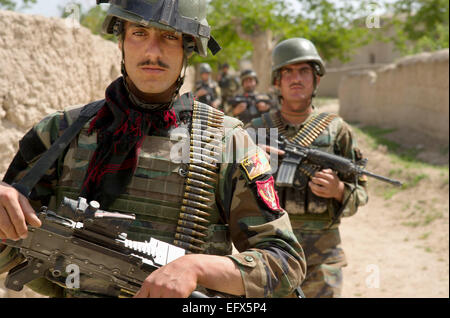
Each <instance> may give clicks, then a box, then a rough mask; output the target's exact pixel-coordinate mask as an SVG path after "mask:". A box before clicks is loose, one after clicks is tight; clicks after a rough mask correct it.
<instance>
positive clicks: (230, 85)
mask: <svg viewBox="0 0 450 318" xmlns="http://www.w3.org/2000/svg"><path fill="white" fill-rule="evenodd" d="M229 71H230V65H229V64H228V63H224V64H222V66H221V72H220V74H219V76H218V78H217V81H218V83H219V87H220V91H221V93H222V103H223V109H224V112H225V114H228V112H229V104H228V102H227V101H228V100H229V99H230V98H231V97H233V96H234V95H236V94H237V92H238V90H239V87H240V84H239V80H238V79H237V78H236V76H233V75H231V74H230V73H229Z"/></svg>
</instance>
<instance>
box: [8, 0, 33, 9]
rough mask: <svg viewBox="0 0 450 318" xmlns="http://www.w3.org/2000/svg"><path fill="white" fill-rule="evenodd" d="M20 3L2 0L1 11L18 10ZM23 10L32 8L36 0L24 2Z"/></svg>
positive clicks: (12, 0)
mask: <svg viewBox="0 0 450 318" xmlns="http://www.w3.org/2000/svg"><path fill="white" fill-rule="evenodd" d="M17 2H18V1H15V0H0V9H5V10H13V11H14V10H16V9H17V4H18V3H17ZM21 2H22V4H23V5H22V8H26V7H28V6H30V5H31V4H33V3H36V0H22V1H21Z"/></svg>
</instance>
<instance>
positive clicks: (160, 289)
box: [134, 255, 198, 298]
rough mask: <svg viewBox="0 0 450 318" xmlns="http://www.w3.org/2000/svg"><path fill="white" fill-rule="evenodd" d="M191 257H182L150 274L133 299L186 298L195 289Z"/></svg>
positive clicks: (195, 275) (194, 272) (195, 283)
mask: <svg viewBox="0 0 450 318" xmlns="http://www.w3.org/2000/svg"><path fill="white" fill-rule="evenodd" d="M191 262H192V255H185V256H182V257H180V258H178V259H176V260H174V261H172V262H170V263H169V264H167V265H165V266H163V267H161V268H158V269H157V270H155V271H154V272H152V273H151V274H150V275H149V276H148V277H147V278H146V279H145V281H144V283H143V284H142V286H141V289H140V290H139V291H138V292H137V294H136V295H135V296H134V297H135V298H187V297H188V296H189V295H190V294H191V293H192V292H193V291H194V290H195V288H196V287H197V280H198V277H197V276H198V274H197V272H196V271H195V266H193V265H192V264H191Z"/></svg>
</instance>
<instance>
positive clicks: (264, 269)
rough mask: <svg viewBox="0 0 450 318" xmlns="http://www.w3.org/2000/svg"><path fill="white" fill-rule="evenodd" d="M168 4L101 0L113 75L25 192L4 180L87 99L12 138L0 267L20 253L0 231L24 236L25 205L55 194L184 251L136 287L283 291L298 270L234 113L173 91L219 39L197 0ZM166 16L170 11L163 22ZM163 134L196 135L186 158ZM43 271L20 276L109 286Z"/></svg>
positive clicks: (33, 221) (38, 282)
mask: <svg viewBox="0 0 450 318" xmlns="http://www.w3.org/2000/svg"><path fill="white" fill-rule="evenodd" d="M106 2H108V1H106ZM174 3H175V5H173V4H174ZM174 3H172V5H169V4H168V2H166V1H163V0H139V1H137V0H128V1H111V6H110V7H109V9H108V12H107V15H106V18H105V21H104V24H103V31H104V32H105V33H108V34H115V35H116V36H117V37H118V39H119V41H118V42H119V48H120V49H121V50H122V75H123V76H121V77H119V78H118V79H116V80H115V81H114V82H112V83H111V84H110V86H108V88H106V92H105V95H106V98H105V99H104V100H101V101H97V102H94V103H92V104H89V105H87V106H86V107H87V108H88V109H92V108H90V107H91V106H95V107H94V108H93V109H94V110H96V113H95V114H93V116H92V117H91V118H89V121H88V122H86V123H84V126H83V127H82V128H83V129H81V130H79V132H78V134H77V136H76V137H75V138H74V139H73V140H72V141H71V143H70V144H69V145H68V146H67V147H66V148H67V149H65V151H64V152H63V154H62V155H61V156H60V158H58V160H56V161H55V162H54V163H53V165H52V167H51V168H50V169H49V170H48V171H43V172H42V173H43V176H42V177H40V180H39V181H38V182H37V184H35V185H33V186H31V189H29V190H30V194H29V197H26V196H25V195H26V193H25V195H23V194H22V193H20V192H18V191H17V189H16V188H15V187H12V186H11V184H13V183H17V182H19V180H21V179H22V178H23V176H24V175H26V174H27V172H28V171H29V170H30V169H31V167H33V166H34V165H35V164H36V161H38V160H39V158H41V157H42V155H43V154H44V153H46V151H47V150H48V149H49V148H50V147H51V145H52V144H54V143H55V140H57V139H58V137H59V136H61V135H62V134H63V133H64V132H65V131H67V129H68V127H75V126H72V123H73V122H74V121H77V120H78V118H79V117H80V112H81V111H82V109H83V110H85V109H86V108H84V107H82V106H79V105H78V106H71V107H67V108H65V109H64V110H61V111H58V112H55V113H53V114H50V115H48V116H46V117H45V118H44V119H43V120H42V121H40V122H39V123H38V124H36V125H34V126H33V128H32V129H30V131H29V132H28V133H27V134H26V135H25V136H24V137H23V138H22V140H21V141H20V145H19V151H18V152H17V154H16V156H15V157H14V159H13V161H12V163H11V164H10V166H9V168H8V170H7V172H6V174H5V176H4V179H3V182H0V274H1V273H3V272H6V271H9V269H11V268H12V267H15V265H17V264H18V263H17V262H20V261H21V260H23V258H22V259H21V256H20V253H19V251H18V249H17V248H13V247H10V246H5V245H3V244H1V240H2V239H11V240H19V239H21V238H24V237H26V236H27V234H28V229H27V224H29V225H31V226H35V227H39V226H41V225H42V224H41V221H40V220H39V218H38V217H37V216H36V213H35V211H38V210H39V208H40V207H41V206H48V207H49V209H51V210H53V211H55V210H56V208H57V207H58V206H59V205H60V202H61V201H62V198H63V197H70V198H76V197H83V198H86V199H87V201H88V202H90V201H93V200H95V201H97V202H99V203H100V206H101V207H102V209H103V210H108V211H112V212H121V213H124V214H135V215H136V219H135V221H133V223H132V224H131V226H130V227H129V229H128V230H127V235H128V236H127V238H129V239H131V240H135V241H140V242H143V241H145V240H148V239H149V238H150V237H154V238H156V239H159V240H162V241H164V242H167V243H172V244H174V245H176V246H179V247H182V248H184V249H185V250H187V254H186V255H184V256H181V257H180V258H178V259H176V260H174V261H172V262H170V263H168V264H167V265H165V266H163V267H161V268H159V269H157V270H155V271H154V272H152V273H151V274H150V275H149V276H148V277H147V279H146V280H145V281H144V283H143V284H142V286H140V287H141V289H140V290H139V291H138V292H137V294H136V295H135V296H136V297H152V298H160V297H187V296H189V295H190V294H191V293H192V291H193V290H195V289H196V288H197V286H202V287H205V288H208V289H212V290H217V291H219V292H223V293H228V294H231V295H245V296H246V297H285V296H288V295H291V294H292V293H293V291H294V290H295V288H297V287H298V286H299V285H300V283H301V281H302V280H303V279H304V276H305V269H306V264H305V261H304V254H303V250H302V248H301V246H300V244H299V243H298V242H297V240H296V238H295V236H294V235H293V233H292V228H291V225H290V221H289V217H288V215H287V213H286V211H284V210H282V209H281V208H280V206H279V204H278V197H277V194H276V192H275V190H274V186H273V177H272V176H271V175H270V165H269V164H268V161H267V160H265V158H266V157H265V153H264V152H263V151H262V150H261V149H259V148H258V147H257V146H256V145H255V144H254V143H253V142H252V140H251V139H250V137H249V136H248V134H247V133H246V132H245V130H244V129H243V128H242V123H241V122H240V121H238V120H237V119H235V118H231V117H228V116H224V115H223V113H222V112H220V111H219V110H217V109H215V108H213V107H211V106H208V105H206V104H203V103H200V102H198V101H195V100H194V98H193V96H192V94H191V93H187V94H184V95H182V96H180V95H179V90H180V88H181V86H182V85H183V81H184V76H183V74H184V71H185V69H186V67H187V65H188V60H189V58H190V57H191V56H192V55H193V54H194V53H195V52H197V53H198V54H200V55H201V56H203V57H206V55H207V48H210V49H211V51H213V52H217V51H218V48H217V45H216V44H217V43H215V41H214V39H213V38H211V37H210V36H209V34H210V32H209V31H210V27H209V25H208V22H207V20H206V14H205V12H206V0H195V1H194V0H179V1H176V2H174ZM167 16H172V17H174V19H171V20H170V21H169V22H170V23H169V25H168V24H167V22H166V20H164V18H165V17H167ZM161 21H165V22H166V23H164V24H163V23H161ZM97 107H99V108H97ZM98 109H99V110H98ZM82 117H84V116H82ZM225 132H226V134H225ZM172 134H176V136H177V137H179V136H181V138H182V139H183V138H184V139H185V140H186V139H187V140H191V141H192V142H194V141H196V142H197V144H199V146H195V147H191V149H190V150H189V151H190V152H189V154H188V155H189V156H188V157H189V158H188V160H187V162H186V161H183V162H178V161H177V162H175V161H174V160H172V157H171V149H172V147H173V146H175V144H176V141H175V140H178V139H176V138H174V137H173V135H172ZM212 136H216V137H219V138H213V137H212ZM197 137H200V139H198V138H197ZM174 139H175V140H174ZM205 146H206V148H207V149H210V148H208V147H212V148H213V149H215V150H217V151H219V152H220V153H219V155H220V156H219V158H216V155H215V154H213V153H214V151H212V150H211V151H209V152H203V150H204V149H205ZM194 148H196V149H197V150H195V149H194ZM198 149H200V152H198ZM222 149H223V151H222ZM233 149H236V151H237V152H236V151H233ZM211 156H214V157H211ZM205 157H208V158H209V157H211V158H209V159H213V160H209V161H206V160H204V159H203V158H205ZM219 185H220V186H219ZM232 244H234V246H235V247H236V249H237V250H238V252H237V253H235V254H232V246H233V245H232ZM75 257H77V255H75ZM44 274H46V276H45V277H40V278H37V279H35V280H33V281H32V282H30V283H29V284H28V285H27V286H28V287H30V288H31V289H33V290H34V291H36V292H38V293H40V294H43V295H48V296H53V297H95V296H103V297H104V296H109V295H110V294H109V293H108V292H110V290H109V289H108V288H107V287H108V286H104V284H103V285H102V284H101V281H100V282H99V281H98V280H95V279H90V277H89V275H90V274H89V273H81V274H80V288H79V289H71V288H67V287H68V286H67V285H64V280H65V277H64V274H63V275H60V276H52V275H51V274H49V273H48V272H46V273H44Z"/></svg>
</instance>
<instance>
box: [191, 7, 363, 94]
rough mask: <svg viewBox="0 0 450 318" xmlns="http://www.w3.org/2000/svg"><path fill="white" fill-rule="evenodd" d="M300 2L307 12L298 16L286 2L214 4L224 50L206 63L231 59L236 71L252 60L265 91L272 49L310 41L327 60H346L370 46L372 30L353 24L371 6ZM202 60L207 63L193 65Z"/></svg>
mask: <svg viewBox="0 0 450 318" xmlns="http://www.w3.org/2000/svg"><path fill="white" fill-rule="evenodd" d="M296 1H297V2H298V4H299V5H300V6H301V8H302V10H300V12H299V13H296V12H294V10H293V7H292V5H290V4H289V2H288V1H285V0H252V1H242V0H211V1H210V12H209V14H208V21H209V22H210V24H211V26H212V29H213V35H214V36H215V37H216V38H217V40H218V42H219V43H220V44H221V45H222V47H223V51H222V52H220V53H219V54H218V55H217V56H216V57H209V58H207V59H206V61H207V62H209V63H211V64H213V65H217V64H220V63H221V62H223V61H224V60H227V61H228V62H229V63H231V64H233V65H234V66H236V65H237V63H238V61H239V60H240V59H241V58H243V57H250V58H251V60H252V64H253V67H254V69H255V71H256V72H257V73H258V75H259V77H260V88H261V89H263V90H265V89H267V88H268V87H269V86H270V65H271V54H272V50H273V48H274V47H275V45H276V44H277V43H278V42H279V41H280V40H283V39H285V38H289V37H305V38H308V39H310V40H311V41H313V42H314V43H315V44H316V46H317V49H318V50H319V52H320V54H321V55H322V57H323V58H324V59H327V60H329V59H332V58H338V59H340V60H346V59H348V58H349V56H350V55H351V53H352V52H353V50H354V49H355V48H357V47H359V46H362V45H364V44H366V43H368V41H369V39H370V32H369V31H370V30H369V29H367V28H366V27H365V26H362V25H356V24H355V23H354V21H355V19H356V18H357V17H358V13H359V12H364V10H365V8H366V6H367V5H368V4H369V3H370V2H369V1H365V0H361V1H359V2H358V3H356V4H355V3H353V2H348V1H346V2H343V3H342V2H341V3H337V2H336V1H331V0H296ZM361 10H363V11H361ZM200 60H201V61H205V59H200V58H196V60H194V62H198V61H200Z"/></svg>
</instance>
